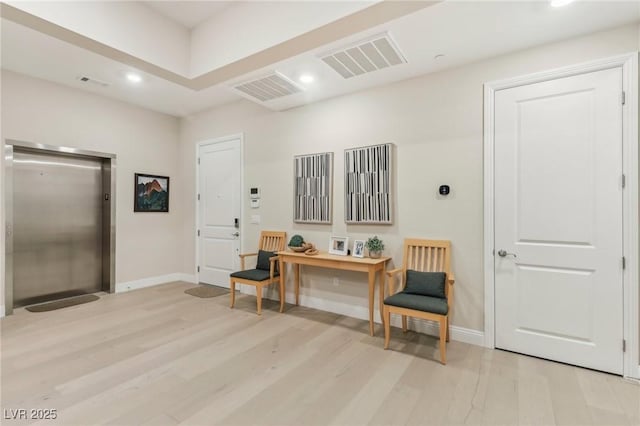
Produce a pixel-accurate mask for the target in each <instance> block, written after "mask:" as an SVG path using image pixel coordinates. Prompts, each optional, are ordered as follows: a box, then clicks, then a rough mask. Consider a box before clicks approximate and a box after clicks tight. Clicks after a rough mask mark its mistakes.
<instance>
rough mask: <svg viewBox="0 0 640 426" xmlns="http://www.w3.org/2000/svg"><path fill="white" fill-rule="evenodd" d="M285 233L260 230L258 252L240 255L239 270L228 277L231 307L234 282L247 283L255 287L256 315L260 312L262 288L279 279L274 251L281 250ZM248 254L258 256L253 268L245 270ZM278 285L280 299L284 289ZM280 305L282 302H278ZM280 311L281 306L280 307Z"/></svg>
mask: <svg viewBox="0 0 640 426" xmlns="http://www.w3.org/2000/svg"><path fill="white" fill-rule="evenodd" d="M286 239H287V233H286V232H279V231H262V232H261V233H260V243H259V244H258V250H259V251H258V253H245V254H241V255H240V268H241V271H238V272H234V273H233V274H231V276H230V278H229V284H230V286H229V287H230V289H231V307H232V308H233V305H234V304H235V301H236V297H235V295H236V292H235V290H236V283H240V284H248V285H252V286H255V287H256V297H257V299H258V300H257V303H258V315H261V314H262V288H263V287H264V286H267V285H269V284H272V283H274V282H276V281H278V282H279V281H280V278H279V277H280V272H279V271H278V270H277V267H278V259H279V257H278V256H275V255H274V252H277V251H282V250H284V249H285V246H286ZM249 256H258V260H257V264H256V268H255V269H248V270H245V265H244V259H245V258H247V257H249ZM282 287H283V286H282V285H280V301H282V298H283V297H284V294H283V293H284V289H283V288H282ZM280 306H281V307H282V303H280ZM280 312H282V308H281V309H280Z"/></svg>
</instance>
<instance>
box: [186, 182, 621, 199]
mask: <svg viewBox="0 0 640 426" xmlns="http://www.w3.org/2000/svg"><path fill="white" fill-rule="evenodd" d="M623 186H624V185H623ZM198 201H200V194H198Z"/></svg>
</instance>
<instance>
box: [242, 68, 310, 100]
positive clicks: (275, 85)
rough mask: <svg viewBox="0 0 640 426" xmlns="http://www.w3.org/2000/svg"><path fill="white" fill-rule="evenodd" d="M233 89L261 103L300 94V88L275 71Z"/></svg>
mask: <svg viewBox="0 0 640 426" xmlns="http://www.w3.org/2000/svg"><path fill="white" fill-rule="evenodd" d="M233 88H234V89H235V90H238V91H239V92H242V93H243V94H244V95H246V96H249V97H251V98H253V99H256V100H258V101H261V102H267V101H270V100H273V99H277V98H281V97H283V96H288V95H292V94H294V93H299V92H302V88H301V87H300V86H298V85H296V84H295V83H294V82H293V81H291V80H289V79H288V78H287V77H285V76H284V75H282V74H280V73H279V72H277V71H276V72H273V73H271V74H269V75H267V76H266V77H261V78H258V79H255V80H250V81H246V82H244V83H240V84H237V85H234V86H233Z"/></svg>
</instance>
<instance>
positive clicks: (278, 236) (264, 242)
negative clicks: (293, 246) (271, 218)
mask: <svg viewBox="0 0 640 426" xmlns="http://www.w3.org/2000/svg"><path fill="white" fill-rule="evenodd" d="M286 243H287V233H286V232H281V231H262V232H261V233H260V243H259V244H258V248H259V249H260V250H265V251H282V250H284V249H285V247H286Z"/></svg>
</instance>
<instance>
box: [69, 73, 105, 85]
mask: <svg viewBox="0 0 640 426" xmlns="http://www.w3.org/2000/svg"><path fill="white" fill-rule="evenodd" d="M76 80H79V81H81V82H83V83H89V84H92V85H94V86H99V87H109V86H110V85H111V84H110V83H107V82H106V81H102V80H98V79H97V78H93V77H88V76H86V75H80V76H78V77H76Z"/></svg>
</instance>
